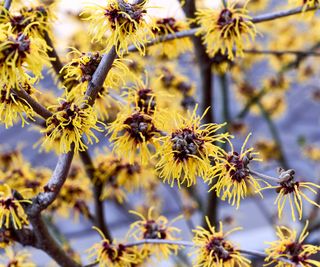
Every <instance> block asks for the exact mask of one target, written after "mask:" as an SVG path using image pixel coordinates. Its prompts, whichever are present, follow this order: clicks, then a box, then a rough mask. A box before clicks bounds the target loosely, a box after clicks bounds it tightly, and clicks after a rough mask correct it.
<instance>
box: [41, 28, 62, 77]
mask: <svg viewBox="0 0 320 267" xmlns="http://www.w3.org/2000/svg"><path fill="white" fill-rule="evenodd" d="M44 40H45V41H46V43H47V45H48V46H49V47H50V49H48V51H47V54H48V56H49V57H50V58H52V60H51V66H52V68H53V69H54V71H55V73H56V75H57V76H58V79H59V80H60V82H63V81H64V80H63V75H62V73H60V71H61V69H62V68H63V65H62V63H61V60H60V57H59V55H58V53H57V51H56V49H55V47H54V45H53V42H52V40H51V38H50V36H49V34H48V32H47V31H45V32H44Z"/></svg>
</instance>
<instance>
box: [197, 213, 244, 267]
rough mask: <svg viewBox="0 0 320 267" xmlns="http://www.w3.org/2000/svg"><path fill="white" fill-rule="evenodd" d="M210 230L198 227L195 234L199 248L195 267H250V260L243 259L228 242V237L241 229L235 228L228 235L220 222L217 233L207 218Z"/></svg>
mask: <svg viewBox="0 0 320 267" xmlns="http://www.w3.org/2000/svg"><path fill="white" fill-rule="evenodd" d="M206 222H207V224H208V227H209V230H206V229H205V228H203V227H201V226H197V228H196V229H195V230H193V232H194V234H195V235H194V237H193V243H194V244H195V246H197V249H196V250H195V252H194V253H195V254H196V255H197V257H196V259H195V261H194V263H193V266H194V267H237V266H241V267H249V266H250V260H248V259H247V258H245V257H243V256H242V255H241V254H240V252H239V250H238V249H237V248H236V247H235V245H234V244H233V243H232V242H230V241H229V240H226V237H227V236H228V235H230V234H231V233H232V232H234V231H238V230H240V229H241V228H240V227H238V228H234V229H232V230H230V231H228V232H226V233H224V232H223V225H222V222H220V230H219V231H216V229H215V227H214V226H212V225H211V223H210V221H209V219H208V217H206Z"/></svg>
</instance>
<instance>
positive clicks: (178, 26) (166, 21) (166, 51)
mask: <svg viewBox="0 0 320 267" xmlns="http://www.w3.org/2000/svg"><path fill="white" fill-rule="evenodd" d="M153 24H154V27H153V29H152V32H153V33H154V35H155V36H156V37H165V36H167V35H169V34H173V35H174V34H175V33H178V32H180V31H184V30H188V29H189V25H188V23H187V22H184V21H181V20H176V19H175V18H174V17H167V18H161V19H160V18H159V19H154V23H153ZM191 50H192V42H191V39H190V38H188V37H186V38H179V39H173V40H171V41H166V42H160V43H158V44H155V45H153V46H151V47H150V48H148V51H149V52H150V54H151V55H152V56H159V57H161V56H166V57H168V58H169V59H172V58H176V57H178V56H179V55H181V54H183V53H185V52H188V51H191Z"/></svg>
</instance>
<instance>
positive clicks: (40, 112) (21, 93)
mask: <svg viewBox="0 0 320 267" xmlns="http://www.w3.org/2000/svg"><path fill="white" fill-rule="evenodd" d="M12 90H13V92H14V93H15V94H16V95H17V96H18V97H20V98H22V99H24V100H25V101H26V102H27V103H28V104H29V105H30V107H31V108H32V109H33V110H34V111H35V112H36V113H37V114H38V115H40V116H41V117H42V118H44V119H48V118H49V117H51V116H52V113H51V112H50V111H49V110H47V109H46V108H45V107H44V106H42V105H41V104H40V103H39V102H37V101H36V100H35V99H34V98H33V97H32V96H30V95H29V94H28V93H27V92H26V91H25V90H23V89H22V88H20V89H19V90H16V89H12Z"/></svg>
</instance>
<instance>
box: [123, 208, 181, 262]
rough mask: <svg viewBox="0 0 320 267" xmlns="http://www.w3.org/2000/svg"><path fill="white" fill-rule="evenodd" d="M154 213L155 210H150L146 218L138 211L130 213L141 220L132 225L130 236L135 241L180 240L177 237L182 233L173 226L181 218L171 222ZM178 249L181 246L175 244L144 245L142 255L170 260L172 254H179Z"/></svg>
mask: <svg viewBox="0 0 320 267" xmlns="http://www.w3.org/2000/svg"><path fill="white" fill-rule="evenodd" d="M153 211H154V209H153V208H150V209H149V211H148V214H147V216H146V217H145V216H144V215H142V214H141V213H138V212H136V211H130V213H132V214H135V215H137V216H138V217H139V218H140V220H138V221H136V222H134V223H132V224H131V226H130V230H129V233H128V236H129V237H133V238H134V239H135V240H141V239H155V240H178V238H177V237H175V235H176V233H179V232H180V229H178V228H176V227H173V226H171V225H172V224H173V223H174V222H175V221H176V220H178V219H180V218H181V216H178V217H177V218H175V219H173V220H172V221H171V222H169V221H168V219H167V218H166V217H164V216H162V215H160V216H156V215H154V214H153ZM178 249H179V246H178V245H175V244H151V245H150V244H144V245H143V246H142V254H151V255H155V256H156V257H157V258H158V259H160V258H165V259H168V257H169V256H170V255H171V254H172V253H174V254H177V253H178Z"/></svg>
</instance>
